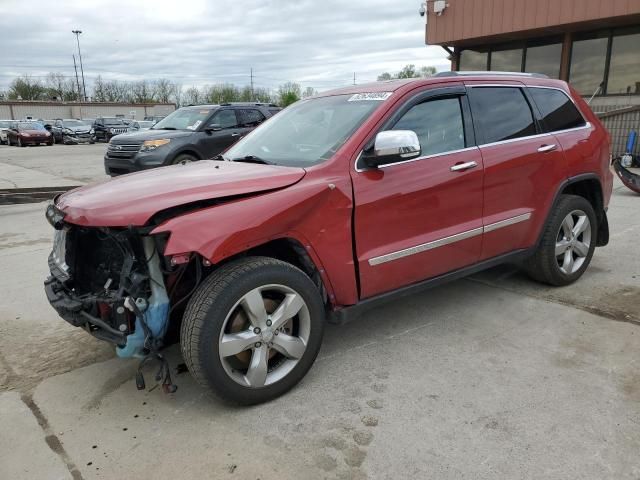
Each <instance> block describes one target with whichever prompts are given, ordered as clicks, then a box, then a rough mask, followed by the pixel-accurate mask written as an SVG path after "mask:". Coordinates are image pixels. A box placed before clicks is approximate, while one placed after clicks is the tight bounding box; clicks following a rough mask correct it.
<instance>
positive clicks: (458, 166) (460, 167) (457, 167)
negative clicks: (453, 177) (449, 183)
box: [451, 162, 478, 172]
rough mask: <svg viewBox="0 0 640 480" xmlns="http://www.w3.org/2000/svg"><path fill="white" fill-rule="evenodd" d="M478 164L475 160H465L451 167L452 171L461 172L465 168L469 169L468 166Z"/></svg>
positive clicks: (473, 166)
mask: <svg viewBox="0 0 640 480" xmlns="http://www.w3.org/2000/svg"><path fill="white" fill-rule="evenodd" d="M477 166H478V164H477V163H476V162H466V163H457V164H456V165H454V166H453V167H451V171H452V172H463V171H465V170H469V169H470V168H475V167H477Z"/></svg>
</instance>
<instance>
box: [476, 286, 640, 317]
mask: <svg viewBox="0 0 640 480" xmlns="http://www.w3.org/2000/svg"><path fill="white" fill-rule="evenodd" d="M464 280H466V281H469V282H475V283H479V284H480V285H484V286H486V287H490V288H495V289H498V290H503V291H505V292H509V293H515V294H516V295H522V296H525V297H529V298H535V299H536V300H542V301H544V302H547V303H555V304H557V305H563V306H565V307H570V308H575V309H576V310H581V311H583V312H587V313H591V314H592V315H596V316H598V317H601V318H606V319H607V320H613V321H615V322H621V323H630V324H632V325H638V326H640V320H638V319H636V318H631V317H620V316H618V315H614V314H613V313H611V312H608V311H606V310H604V309H601V308H597V307H592V306H589V305H579V304H576V303H573V302H569V301H566V300H561V299H559V298H553V297H551V298H549V297H543V296H542V295H533V294H531V293H527V292H522V291H519V290H516V289H513V288H506V287H504V286H502V285H496V284H494V283H490V282H487V281H484V280H480V279H478V278H473V277H467V278H465V279H464Z"/></svg>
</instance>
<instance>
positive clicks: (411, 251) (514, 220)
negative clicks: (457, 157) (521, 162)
mask: <svg viewBox="0 0 640 480" xmlns="http://www.w3.org/2000/svg"><path fill="white" fill-rule="evenodd" d="M531 215H532V214H531V212H528V213H523V214H522V215H517V216H515V217H511V218H506V219H504V220H500V221H499V222H494V223H490V224H489V225H485V226H483V227H478V228H474V229H472V230H467V231H466V232H462V233H456V234H455V235H450V236H448V237H444V238H440V239H438V240H433V241H431V242H427V243H422V244H420V245H416V246H414V247H409V248H404V249H402V250H397V251H395V252H391V253H386V254H384V255H380V256H378V257H373V258H370V259H369V260H368V263H369V265H370V266H372V267H375V266H376V265H381V264H383V263H387V262H392V261H394V260H398V259H400V258H404V257H408V256H411V255H415V254H417V253H422V252H426V251H427V250H433V249H434V248H438V247H444V246H445V245H450V244H452V243H455V242H459V241H462V240H467V239H468V238H473V237H477V236H478V235H482V234H483V233H489V232H493V231H495V230H498V229H500V228H505V227H509V226H511V225H515V224H518V223H521V222H526V221H528V220H529V219H530V218H531Z"/></svg>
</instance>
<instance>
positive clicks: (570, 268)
mask: <svg viewBox="0 0 640 480" xmlns="http://www.w3.org/2000/svg"><path fill="white" fill-rule="evenodd" d="M590 246H591V222H590V221H589V217H588V216H587V214H586V213H585V212H583V211H582V210H573V211H572V212H571V213H569V214H568V215H567V216H566V217H565V218H564V220H563V221H562V224H561V225H560V229H559V231H558V235H557V237H556V250H555V255H556V261H557V262H558V267H559V268H560V271H561V272H562V273H564V274H565V275H571V274H573V273H575V272H577V271H578V270H580V268H581V267H582V265H583V264H584V262H585V259H586V258H587V256H588V255H589V248H590Z"/></svg>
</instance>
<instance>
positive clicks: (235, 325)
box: [180, 257, 325, 405]
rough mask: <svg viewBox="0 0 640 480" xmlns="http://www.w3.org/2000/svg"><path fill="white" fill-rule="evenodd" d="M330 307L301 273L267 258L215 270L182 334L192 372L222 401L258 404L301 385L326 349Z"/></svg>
mask: <svg viewBox="0 0 640 480" xmlns="http://www.w3.org/2000/svg"><path fill="white" fill-rule="evenodd" d="M324 320H325V318H324V305H323V302H322V299H321V297H320V293H319V290H318V288H317V286H316V285H315V284H314V283H313V282H312V281H311V279H310V278H309V277H308V276H307V275H305V274H304V273H303V272H302V271H301V270H299V269H298V268H296V267H294V266H293V265H290V264H288V263H285V262H282V261H280V260H276V259H273V258H266V257H249V258H245V259H242V260H238V261H234V262H231V263H229V264H227V265H225V266H223V267H221V268H220V269H219V270H217V271H215V272H213V273H212V274H211V275H210V276H209V277H208V278H207V279H206V280H205V281H204V282H203V283H202V285H200V287H198V290H197V291H196V293H195V294H194V296H193V297H192V298H191V300H190V301H189V304H188V306H187V309H186V311H185V314H184V318H183V322H182V328H181V332H180V344H181V347H182V354H183V356H184V359H185V362H186V364H187V366H188V368H189V371H190V372H191V373H192V375H193V376H194V377H195V379H196V380H197V381H198V383H200V385H202V386H204V387H205V388H208V389H210V390H211V391H212V392H213V393H214V394H217V396H219V397H221V398H222V399H225V400H228V401H231V402H234V403H239V404H244V405H251V404H256V403H262V402H266V401H268V400H271V399H273V398H275V397H278V396H280V395H282V394H283V393H285V392H287V391H288V390H290V389H291V388H293V387H294V386H295V385H296V384H297V383H298V382H299V381H300V380H301V379H302V378H303V377H304V376H305V374H306V373H307V371H308V370H309V369H310V368H311V365H313V362H314V360H315V358H316V356H317V355H318V352H319V350H320V344H321V342H322V335H323V330H324Z"/></svg>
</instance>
